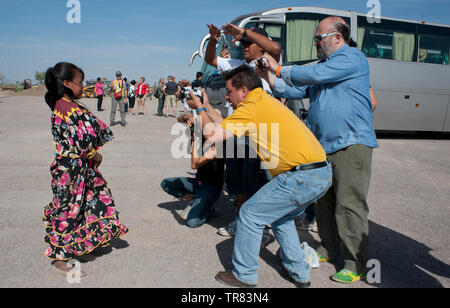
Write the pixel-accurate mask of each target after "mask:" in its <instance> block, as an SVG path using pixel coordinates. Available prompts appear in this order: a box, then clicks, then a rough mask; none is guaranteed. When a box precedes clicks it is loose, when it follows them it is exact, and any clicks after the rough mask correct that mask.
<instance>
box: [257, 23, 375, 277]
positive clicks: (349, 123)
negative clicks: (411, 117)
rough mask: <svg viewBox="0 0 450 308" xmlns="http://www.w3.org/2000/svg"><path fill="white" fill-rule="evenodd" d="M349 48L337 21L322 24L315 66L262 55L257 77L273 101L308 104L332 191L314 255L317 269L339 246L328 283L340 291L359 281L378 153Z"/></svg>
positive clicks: (323, 202)
mask: <svg viewBox="0 0 450 308" xmlns="http://www.w3.org/2000/svg"><path fill="white" fill-rule="evenodd" d="M350 42H351V39H350V31H349V27H348V25H347V24H346V23H345V21H344V20H343V19H342V18H340V17H328V18H326V19H324V20H323V21H322V22H321V23H320V24H319V25H318V27H317V29H316V33H315V36H314V45H315V46H316V48H317V56H318V58H319V59H320V61H319V62H318V63H317V64H316V65H312V66H288V67H281V66H279V65H278V64H277V63H276V61H275V60H274V59H273V58H271V57H270V56H268V55H265V57H267V59H268V60H269V61H268V62H269V66H270V68H269V70H260V73H261V75H265V76H264V77H265V78H266V79H268V82H269V84H270V85H271V87H273V88H274V94H275V96H280V97H285V98H297V99H298V98H308V97H309V98H310V110H309V115H308V118H307V120H306V124H307V125H308V127H309V128H310V129H311V131H312V132H313V133H314V135H315V136H316V137H317V139H318V140H319V142H320V143H321V145H322V146H323V148H324V149H325V151H326V153H327V159H328V161H329V162H330V163H331V165H332V167H333V186H332V187H331V188H330V190H329V191H328V193H327V194H326V195H325V196H324V197H323V198H322V199H320V200H319V201H318V202H317V204H316V209H315V210H316V218H317V225H318V229H319V235H320V238H321V240H322V245H321V247H319V249H318V254H319V258H320V259H321V261H328V262H332V261H334V260H335V259H336V258H337V256H338V251H339V246H340V243H341V242H342V244H343V254H344V261H345V266H344V269H343V270H341V271H340V272H338V273H336V274H335V275H333V276H332V279H333V280H335V281H338V282H342V283H353V282H356V281H358V280H360V279H361V278H363V277H364V276H365V273H366V263H367V261H368V233H369V227H368V214H369V208H368V206H367V202H366V197H367V194H368V190H369V182H370V174H371V165H372V149H373V148H376V147H378V143H377V140H376V135H375V131H374V129H373V126H372V103H371V100H370V90H369V65H368V62H367V59H366V57H365V56H364V54H363V53H361V52H360V51H359V50H358V49H357V48H353V47H350V46H349V45H348V44H349V43H350ZM269 71H270V72H271V73H270V72H269ZM272 73H275V75H276V77H278V78H275V76H274V75H273V74H272Z"/></svg>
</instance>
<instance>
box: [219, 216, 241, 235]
mask: <svg viewBox="0 0 450 308" xmlns="http://www.w3.org/2000/svg"><path fill="white" fill-rule="evenodd" d="M236 227H237V220H236V219H235V220H233V221H232V222H231V223H230V224H229V225H228V226H227V227H225V228H224V227H222V228H219V230H217V234H219V235H222V236H234V234H235V233H236Z"/></svg>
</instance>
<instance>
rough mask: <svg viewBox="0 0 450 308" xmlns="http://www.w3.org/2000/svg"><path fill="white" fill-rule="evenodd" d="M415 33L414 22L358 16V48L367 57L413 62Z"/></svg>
mask: <svg viewBox="0 0 450 308" xmlns="http://www.w3.org/2000/svg"><path fill="white" fill-rule="evenodd" d="M415 33H416V30H415V25H414V24H408V23H405V22H396V21H390V20H382V21H381V23H379V24H378V23H374V24H371V23H369V22H367V19H366V17H358V48H360V49H361V51H362V52H363V53H364V54H365V55H366V56H367V57H369V58H380V59H388V60H397V61H408V62H415V60H414V59H415V58H414V54H415V43H416V37H415Z"/></svg>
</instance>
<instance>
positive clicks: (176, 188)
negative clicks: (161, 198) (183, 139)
mask: <svg viewBox="0 0 450 308" xmlns="http://www.w3.org/2000/svg"><path fill="white" fill-rule="evenodd" d="M177 120H178V122H180V123H185V124H187V125H188V126H189V127H190V128H191V142H192V156H191V168H192V169H194V170H197V174H196V176H195V178H187V177H176V178H168V179H165V180H163V181H162V182H161V188H162V189H163V190H164V191H165V192H167V193H168V194H169V195H172V196H174V197H175V198H180V199H182V200H183V201H185V202H187V203H188V204H187V206H186V207H185V208H184V209H183V210H178V211H176V213H177V214H178V215H179V216H180V217H181V218H182V219H185V220H186V224H187V225H188V226H189V227H191V228H198V227H200V226H202V225H203V224H204V223H205V222H207V221H208V220H209V219H210V218H211V215H212V214H213V205H214V203H215V202H216V201H217V200H218V199H219V197H220V193H221V192H222V186H223V175H224V159H217V158H216V149H215V147H211V148H210V149H209V150H208V151H207V152H206V153H204V154H203V155H202V156H200V155H199V154H198V149H199V148H200V149H201V147H199V145H198V141H199V138H200V137H199V136H201V132H199V133H197V132H195V131H194V127H195V126H194V116H193V115H191V114H184V115H181V116H179V117H178V118H177ZM203 141H204V139H203Z"/></svg>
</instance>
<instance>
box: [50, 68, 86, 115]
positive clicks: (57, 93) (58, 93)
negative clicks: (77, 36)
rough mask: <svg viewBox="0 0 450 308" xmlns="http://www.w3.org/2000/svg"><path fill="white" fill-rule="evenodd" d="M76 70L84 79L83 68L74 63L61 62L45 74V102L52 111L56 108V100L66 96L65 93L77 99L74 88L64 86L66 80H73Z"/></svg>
mask: <svg viewBox="0 0 450 308" xmlns="http://www.w3.org/2000/svg"><path fill="white" fill-rule="evenodd" d="M76 72H79V73H81V75H82V79H83V80H84V72H83V70H82V69H81V68H79V67H77V66H75V65H73V64H72V63H67V62H60V63H58V64H56V65H55V66H53V67H50V68H49V69H48V70H47V73H46V74H45V87H46V88H47V93H46V94H45V102H46V103H47V105H48V106H49V107H50V109H51V110H52V111H53V110H54V109H55V104H56V102H57V101H58V100H60V99H61V98H62V97H64V94H67V95H68V96H69V97H70V98H71V99H75V97H74V95H73V92H72V90H70V89H69V88H68V87H66V86H64V81H65V80H70V81H73V78H74V77H75V73H76Z"/></svg>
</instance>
